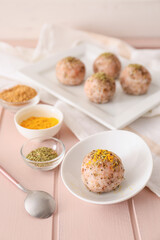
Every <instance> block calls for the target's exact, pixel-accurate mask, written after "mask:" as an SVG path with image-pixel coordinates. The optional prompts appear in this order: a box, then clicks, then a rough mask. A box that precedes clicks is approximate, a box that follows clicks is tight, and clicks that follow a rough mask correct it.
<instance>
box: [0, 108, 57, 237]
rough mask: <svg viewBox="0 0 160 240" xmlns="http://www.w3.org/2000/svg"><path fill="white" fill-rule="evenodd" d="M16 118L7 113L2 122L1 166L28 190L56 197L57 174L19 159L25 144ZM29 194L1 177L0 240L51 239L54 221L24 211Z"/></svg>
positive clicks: (0, 139)
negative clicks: (40, 191)
mask: <svg viewBox="0 0 160 240" xmlns="http://www.w3.org/2000/svg"><path fill="white" fill-rule="evenodd" d="M13 117H14V115H13V114H12V113H9V112H7V111H4V112H3V114H2V115H1V120H0V164H1V165H2V166H3V167H4V168H5V169H6V170H7V171H8V172H9V173H10V174H12V175H13V176H14V177H15V178H17V180H18V181H20V183H21V184H22V185H24V186H26V187H27V188H29V189H33V190H44V191H47V192H49V193H50V194H53V190H54V189H53V188H54V173H53V171H52V172H47V173H46V172H40V171H36V170H33V169H31V168H30V167H28V166H27V165H26V164H25V163H24V161H23V159H22V158H21V156H20V148H21V146H22V144H23V143H24V142H25V141H26V139H25V138H24V137H22V136H21V135H20V134H19V133H18V132H17V130H16V128H15V125H14V121H13ZM25 197H26V194H25V193H23V192H22V191H20V190H19V189H18V188H16V187H15V186H14V185H13V184H12V183H10V182H9V181H8V180H7V179H6V178H5V177H4V176H2V175H1V174H0V239H1V240H22V239H23V240H28V239H35V240H44V239H46V240H50V239H51V238H52V218H49V219H45V220H41V219H35V218H33V217H30V216H29V215H28V213H27V212H26V211H25V209H24V199H25Z"/></svg>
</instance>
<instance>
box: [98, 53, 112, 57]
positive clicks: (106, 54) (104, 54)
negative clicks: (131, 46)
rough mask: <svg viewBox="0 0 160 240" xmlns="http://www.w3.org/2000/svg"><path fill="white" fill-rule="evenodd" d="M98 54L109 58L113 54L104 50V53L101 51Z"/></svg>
mask: <svg viewBox="0 0 160 240" xmlns="http://www.w3.org/2000/svg"><path fill="white" fill-rule="evenodd" d="M100 56H102V57H105V58H111V57H113V56H114V54H113V53H110V52H105V53H102V54H101V55H100Z"/></svg>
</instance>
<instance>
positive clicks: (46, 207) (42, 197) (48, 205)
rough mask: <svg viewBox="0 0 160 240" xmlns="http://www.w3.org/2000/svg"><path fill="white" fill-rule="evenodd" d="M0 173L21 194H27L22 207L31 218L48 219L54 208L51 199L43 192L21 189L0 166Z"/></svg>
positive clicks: (54, 204)
mask: <svg viewBox="0 0 160 240" xmlns="http://www.w3.org/2000/svg"><path fill="white" fill-rule="evenodd" d="M0 173H2V174H3V175H4V176H5V177H6V178H8V179H9V180H10V182H12V183H13V184H15V185H16V186H17V187H18V188H19V189H21V190H22V191H23V192H25V193H27V197H26V199H25V201H24V207H25V209H26V211H27V212H28V213H29V214H30V215H31V216H33V217H37V218H48V217H50V216H51V215H52V214H53V213H54V211H55V207H56V203H55V200H54V199H53V197H52V196H51V195H50V194H49V193H47V192H43V191H31V190H28V189H27V188H25V187H23V186H22V185H21V184H20V183H19V182H17V180H15V179H14V178H13V177H12V176H11V175H9V174H8V173H7V171H6V170H5V169H4V168H2V167H1V166H0Z"/></svg>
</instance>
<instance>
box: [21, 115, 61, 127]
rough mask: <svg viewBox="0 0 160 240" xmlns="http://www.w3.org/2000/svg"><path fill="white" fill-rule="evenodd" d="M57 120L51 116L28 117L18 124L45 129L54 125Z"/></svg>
mask: <svg viewBox="0 0 160 240" xmlns="http://www.w3.org/2000/svg"><path fill="white" fill-rule="evenodd" d="M58 122H59V121H58V119H57V118H53V117H51V118H47V117H30V118H28V119H26V120H24V121H22V122H21V124H20V125H21V126H22V127H24V128H29V129H45V128H50V127H53V126H55V125H56V124H58Z"/></svg>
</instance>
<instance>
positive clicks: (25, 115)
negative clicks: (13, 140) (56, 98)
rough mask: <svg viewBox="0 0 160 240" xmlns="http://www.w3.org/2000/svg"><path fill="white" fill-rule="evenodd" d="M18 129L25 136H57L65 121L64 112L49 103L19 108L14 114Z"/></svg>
mask: <svg viewBox="0 0 160 240" xmlns="http://www.w3.org/2000/svg"><path fill="white" fill-rule="evenodd" d="M14 122H15V125H16V128H17V130H18V131H19V133H20V134H21V135H23V136H24V137H25V138H28V139H31V138H35V137H41V138H48V137H53V136H55V135H56V134H57V133H58V131H59V130H60V128H61V126H62V122H63V113H62V112H61V111H60V110H59V109H57V108H55V107H54V106H50V105H47V104H37V105H35V106H28V107H25V108H22V109H21V110H19V111H18V112H17V113H16V114H15V116H14Z"/></svg>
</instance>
